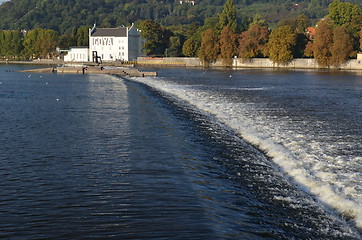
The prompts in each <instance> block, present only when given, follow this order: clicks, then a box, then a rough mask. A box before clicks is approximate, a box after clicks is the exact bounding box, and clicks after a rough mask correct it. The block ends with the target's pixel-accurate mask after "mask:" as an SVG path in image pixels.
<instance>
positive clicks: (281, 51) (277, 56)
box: [268, 25, 297, 65]
mask: <svg viewBox="0 0 362 240" xmlns="http://www.w3.org/2000/svg"><path fill="white" fill-rule="evenodd" d="M296 38H297V34H296V33H295V31H294V30H293V29H292V27H291V26H288V25H286V26H281V27H278V28H276V29H274V30H273V31H272V32H271V34H270V37H269V42H268V48H269V58H270V60H272V61H273V63H276V64H278V65H280V64H287V63H288V62H289V61H290V60H292V59H293V49H294V47H295V44H296Z"/></svg>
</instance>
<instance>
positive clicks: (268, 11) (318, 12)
mask: <svg viewBox="0 0 362 240" xmlns="http://www.w3.org/2000/svg"><path fill="white" fill-rule="evenodd" d="M195 1H196V3H195V5H192V4H190V3H183V4H180V2H179V1H178V0H157V1H156V0H122V1H119V0H88V1H82V0H11V1H8V2H5V3H3V4H2V5H0V16H1V20H0V29H2V30H7V29H11V30H30V29H34V28H47V29H53V30H55V31H57V32H58V33H59V34H64V33H68V34H71V33H72V31H73V30H74V28H78V27H80V26H92V25H93V24H94V23H95V22H96V23H97V25H98V26H99V27H117V26H121V25H130V24H131V23H136V22H137V21H140V20H146V19H151V20H155V21H156V22H158V23H159V24H161V25H163V26H177V25H186V24H192V23H195V24H199V25H204V24H205V20H206V19H207V18H210V17H215V16H217V15H218V14H219V13H220V12H221V11H222V9H223V5H224V4H225V0H195ZM349 2H351V3H354V2H355V3H357V2H358V3H359V4H361V2H360V1H359V0H350V1H349ZM330 3H332V0H294V1H292V0H236V1H235V3H234V4H235V8H236V11H237V13H238V14H237V23H238V25H239V26H240V27H241V28H244V29H245V28H246V27H247V26H248V24H249V23H250V21H251V20H252V18H253V17H254V15H255V14H259V15H261V16H263V18H264V19H265V20H266V21H267V22H268V24H269V26H275V25H276V24H277V22H279V21H280V20H282V19H281V18H285V19H287V18H292V17H297V16H299V15H301V14H304V15H305V16H307V18H308V19H310V20H311V21H312V22H316V21H317V20H318V19H320V18H322V17H324V16H325V15H326V14H327V13H328V5H329V4H330Z"/></svg>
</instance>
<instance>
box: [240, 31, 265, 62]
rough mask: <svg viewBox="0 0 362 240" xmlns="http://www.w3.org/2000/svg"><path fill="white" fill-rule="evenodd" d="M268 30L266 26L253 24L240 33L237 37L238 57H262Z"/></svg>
mask: <svg viewBox="0 0 362 240" xmlns="http://www.w3.org/2000/svg"><path fill="white" fill-rule="evenodd" d="M268 38H269V30H268V29H267V27H266V26H260V25H257V24H253V25H251V26H250V28H249V29H248V30H247V31H245V32H243V33H241V35H240V39H239V57H241V58H243V59H249V58H254V57H263V56H264V55H265V54H266V51H267V42H268Z"/></svg>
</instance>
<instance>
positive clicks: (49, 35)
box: [35, 29, 58, 58]
mask: <svg viewBox="0 0 362 240" xmlns="http://www.w3.org/2000/svg"><path fill="white" fill-rule="evenodd" d="M57 43H58V32H56V31H54V30H52V29H42V30H41V31H40V32H39V35H38V38H37V40H36V42H35V44H36V45H35V46H36V51H37V52H38V53H39V55H40V57H41V58H51V57H52V56H53V54H54V52H55V49H56V47H57Z"/></svg>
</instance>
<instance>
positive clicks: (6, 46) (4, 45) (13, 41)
mask: <svg viewBox="0 0 362 240" xmlns="http://www.w3.org/2000/svg"><path fill="white" fill-rule="evenodd" d="M22 42H23V34H22V33H21V31H17V30H16V31H15V30H6V31H0V56H1V57H6V58H7V59H15V58H17V59H19V58H20V57H21V51H22V49H23V43H22Z"/></svg>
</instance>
